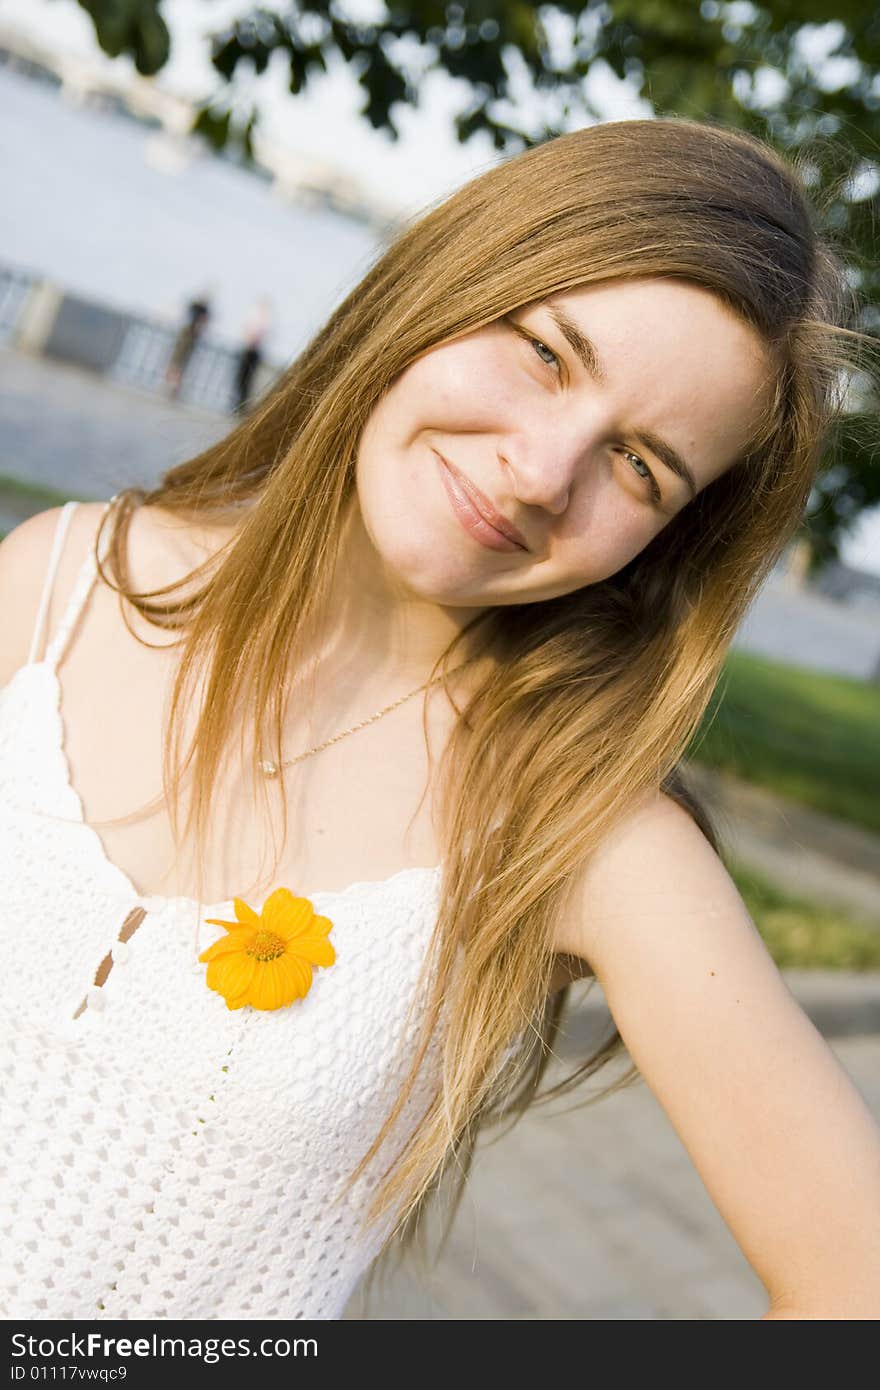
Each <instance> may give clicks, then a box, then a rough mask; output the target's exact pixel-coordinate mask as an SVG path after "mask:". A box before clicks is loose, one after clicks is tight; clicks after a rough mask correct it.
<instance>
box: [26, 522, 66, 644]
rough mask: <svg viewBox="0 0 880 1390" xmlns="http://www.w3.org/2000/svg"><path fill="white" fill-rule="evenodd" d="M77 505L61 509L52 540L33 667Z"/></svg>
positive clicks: (37, 619) (35, 640)
mask: <svg viewBox="0 0 880 1390" xmlns="http://www.w3.org/2000/svg"><path fill="white" fill-rule="evenodd" d="M76 505H77V504H76V502H65V503H64V506H63V507H62V508H61V515H60V516H59V518H58V521H57V523H56V525H55V535H54V536H53V538H52V549H51V551H50V552H49V567H48V569H47V570H46V578H45V579H44V581H43V592H42V593H41V594H40V606H39V608H38V609H37V616H36V620H35V622H34V632H33V636H32V637H31V649H30V651H29V652H28V665H31V663H32V662H34V661H36V659H37V652H38V651H39V649H40V642H41V640H42V637H43V628H44V627H45V625H46V616H47V614H48V612H49V600H50V598H51V597H52V589H53V586H54V584H55V576H56V574H57V573H58V561H59V560H60V559H61V551H62V550H63V548H64V540H65V537H66V535H67V528H68V527H69V526H70V519H71V517H72V516H73V513H74V512H75V511H76Z"/></svg>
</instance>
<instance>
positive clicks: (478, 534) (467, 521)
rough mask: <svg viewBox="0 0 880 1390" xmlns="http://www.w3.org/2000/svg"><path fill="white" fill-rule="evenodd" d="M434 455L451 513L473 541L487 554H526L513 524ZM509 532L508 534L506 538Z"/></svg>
mask: <svg viewBox="0 0 880 1390" xmlns="http://www.w3.org/2000/svg"><path fill="white" fill-rule="evenodd" d="M434 452H435V457H436V459H437V465H438V467H439V469H440V476H441V478H442V480H443V486H444V487H445V489H446V494H447V496H448V498H449V501H450V502H451V504H452V510H453V512H454V513H455V515H456V517H457V518H458V520H459V521H460V522H461V524H462V526H463V527H464V529H465V530H466V531H467V532H468V533H469V534H470V535H471V536H473V538H474V540H477V541H479V542H480V544H481V545H485V546H486V547H487V548H488V549H489V550H506V551H510V550H527V549H528V546H527V545H526V543H525V541H524V540H522V538H521V535H520V532H519V531H517V529H516V527H515V526H514V525H513V523H512V522H510V521H508V520H507V519H506V518H505V517H502V516H501V515H500V514H499V513H498V512H497V511H496V510H495V508H494V507H493V506H492V504H491V502H490V501H489V499H488V498H487V497H484V496H483V494H482V493H481V492H480V490H479V488H477V487H476V486H475V485H474V484H473V483H472V482H471V481H470V479H469V478H465V477H464V475H463V474H461V473H459V472H458V470H457V469H455V468H453V466H452V464H451V463H447V461H446V459H444V458H443V457H442V456H441V455H440V454H438V453H437V452H436V450H435V451H434ZM490 517H491V518H492V520H491V521H490V519H489V518H490ZM495 523H497V524H495ZM502 526H503V527H504V528H505V530H504V531H502V530H501V529H500V528H501V527H502ZM508 532H509V533H510V534H507V533H508ZM514 537H518V538H519V539H514Z"/></svg>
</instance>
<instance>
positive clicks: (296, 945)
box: [287, 936, 336, 966]
mask: <svg viewBox="0 0 880 1390" xmlns="http://www.w3.org/2000/svg"><path fill="white" fill-rule="evenodd" d="M287 954H288V955H289V956H301V957H302V958H303V959H304V960H308V961H311V963H312V965H325V966H326V965H332V964H333V962H334V961H335V959H336V952H335V950H334V949H333V944H332V942H330V941H326V940H325V939H324V937H323V936H298V937H297V938H296V940H295V941H292V942H291V944H290V945H289V946H288V948H287Z"/></svg>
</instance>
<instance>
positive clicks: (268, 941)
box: [247, 931, 285, 960]
mask: <svg viewBox="0 0 880 1390" xmlns="http://www.w3.org/2000/svg"><path fill="white" fill-rule="evenodd" d="M284 951H285V943H284V941H283V939H282V938H281V937H280V936H279V935H278V934H277V932H273V931H258V932H257V934H256V936H255V937H254V939H253V941H252V942H251V944H250V946H248V948H247V953H248V955H249V956H256V958H257V960H277V959H278V957H279V956H283V955H284Z"/></svg>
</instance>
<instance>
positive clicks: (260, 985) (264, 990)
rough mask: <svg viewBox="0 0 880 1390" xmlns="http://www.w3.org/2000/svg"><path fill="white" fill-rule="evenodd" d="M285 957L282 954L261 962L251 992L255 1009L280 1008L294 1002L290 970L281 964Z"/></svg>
mask: <svg viewBox="0 0 880 1390" xmlns="http://www.w3.org/2000/svg"><path fill="white" fill-rule="evenodd" d="M283 959H284V958H283V956H282V957H278V959H276V960H268V961H264V962H261V963H260V968H259V969H258V970H257V971H256V973H255V975H254V979H253V982H252V984H251V992H250V1002H251V1004H252V1006H253V1007H254V1008H255V1009H263V1010H269V1009H280V1008H281V1007H282V1006H283V1005H284V1004H290V1003H291V1002H292V999H293V997H294V996H292V995H291V992H290V980H289V976H288V972H287V970H286V969H285V968H284V967H283V966H282V964H281V962H282V961H283Z"/></svg>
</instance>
